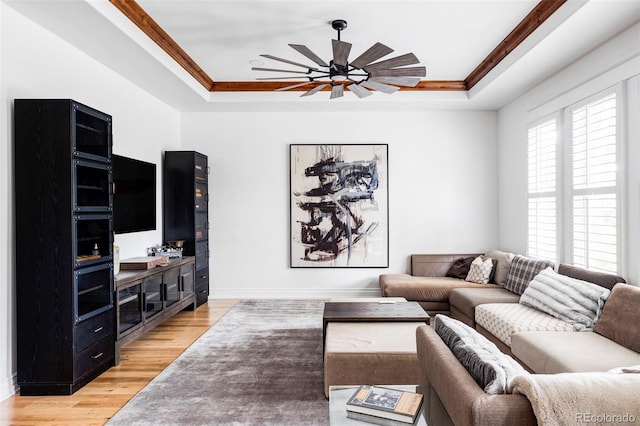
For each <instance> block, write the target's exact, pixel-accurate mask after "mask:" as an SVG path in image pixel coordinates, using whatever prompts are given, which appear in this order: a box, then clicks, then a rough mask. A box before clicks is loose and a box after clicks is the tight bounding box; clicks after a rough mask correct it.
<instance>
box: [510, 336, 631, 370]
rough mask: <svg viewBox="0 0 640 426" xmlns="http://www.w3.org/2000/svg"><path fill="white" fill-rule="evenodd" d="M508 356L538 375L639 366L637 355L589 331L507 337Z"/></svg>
mask: <svg viewBox="0 0 640 426" xmlns="http://www.w3.org/2000/svg"><path fill="white" fill-rule="evenodd" d="M619 325H620V324H619ZM511 352H512V353H513V355H514V356H515V357H517V358H518V359H519V360H520V361H522V362H523V363H524V364H525V365H526V366H527V367H529V369H530V370H531V371H533V372H535V373H538V374H555V373H575V372H582V371H608V370H610V369H612V368H616V367H621V366H630V365H637V364H640V354H639V353H637V352H634V351H632V350H631V349H627V348H625V347H624V346H621V345H619V344H617V343H615V342H614V341H612V340H609V339H607V338H606V337H603V336H601V335H599V334H597V333H595V332H592V331H585V332H580V333H571V332H562V331H560V332H557V331H528V332H521V333H516V334H514V335H513V336H511Z"/></svg>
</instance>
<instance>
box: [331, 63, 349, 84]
mask: <svg viewBox="0 0 640 426" xmlns="http://www.w3.org/2000/svg"><path fill="white" fill-rule="evenodd" d="M329 64H330V66H329V78H330V79H331V81H345V80H347V79H348V78H349V64H348V63H347V64H346V65H340V64H336V63H334V62H333V61H330V62H329Z"/></svg>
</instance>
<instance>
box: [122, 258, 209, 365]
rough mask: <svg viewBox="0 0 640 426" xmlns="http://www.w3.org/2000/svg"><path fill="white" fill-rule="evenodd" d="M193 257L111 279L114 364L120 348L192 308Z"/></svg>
mask: <svg viewBox="0 0 640 426" xmlns="http://www.w3.org/2000/svg"><path fill="white" fill-rule="evenodd" d="M194 265H195V258H194V257H192V256H186V257H182V258H174V259H170V260H169V264H168V265H167V266H158V267H155V268H152V269H143V270H125V271H120V273H118V274H117V275H116V276H115V287H116V297H115V299H116V303H115V304H116V342H115V362H116V364H118V363H119V362H120V348H121V347H122V346H123V345H125V344H127V343H129V342H131V341H132V340H135V339H137V338H139V337H140V336H142V335H143V334H144V333H146V332H147V331H149V330H151V329H152V328H154V327H156V326H157V325H159V324H162V323H163V322H164V321H166V320H167V319H168V318H169V317H171V316H173V315H175V314H177V313H178V312H180V311H182V310H194V309H195V308H196V295H195V275H194V274H195V270H194Z"/></svg>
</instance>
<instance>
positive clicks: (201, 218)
mask: <svg viewBox="0 0 640 426" xmlns="http://www.w3.org/2000/svg"><path fill="white" fill-rule="evenodd" d="M208 227H209V218H208V215H207V212H206V211H205V212H196V240H200V239H203V238H207V236H208V233H207V231H208Z"/></svg>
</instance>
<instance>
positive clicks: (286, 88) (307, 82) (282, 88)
mask: <svg viewBox="0 0 640 426" xmlns="http://www.w3.org/2000/svg"><path fill="white" fill-rule="evenodd" d="M307 84H311V82H310V81H305V82H304V83H298V84H292V85H291V86H286V87H280V88H278V89H275V90H274V91H275V92H283V91H285V90H290V89H295V88H296V87H302V86H306V85H307Z"/></svg>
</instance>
